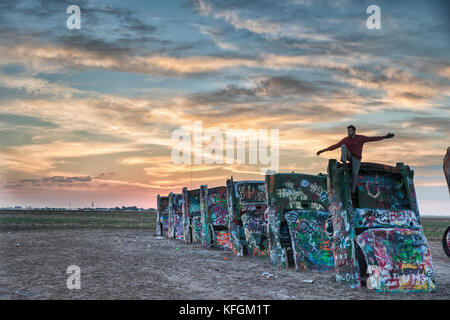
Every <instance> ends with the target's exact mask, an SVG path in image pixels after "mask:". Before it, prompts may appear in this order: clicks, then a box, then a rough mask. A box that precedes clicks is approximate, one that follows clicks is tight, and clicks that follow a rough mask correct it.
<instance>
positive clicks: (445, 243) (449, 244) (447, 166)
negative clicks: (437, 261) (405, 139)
mask: <svg viewBox="0 0 450 320" xmlns="http://www.w3.org/2000/svg"><path fill="white" fill-rule="evenodd" d="M442 167H443V169H444V175H445V180H447V186H448V193H449V194H450V147H448V148H447V153H446V154H445V157H444V164H443V166H442ZM442 247H443V248H444V252H445V254H446V255H447V256H449V257H450V226H448V227H447V230H445V232H444V236H443V238H442Z"/></svg>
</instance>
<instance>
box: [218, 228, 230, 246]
mask: <svg viewBox="0 0 450 320" xmlns="http://www.w3.org/2000/svg"><path fill="white" fill-rule="evenodd" d="M215 246H216V247H217V248H220V249H224V250H231V242H230V233H229V232H228V231H217V232H216V233H215Z"/></svg>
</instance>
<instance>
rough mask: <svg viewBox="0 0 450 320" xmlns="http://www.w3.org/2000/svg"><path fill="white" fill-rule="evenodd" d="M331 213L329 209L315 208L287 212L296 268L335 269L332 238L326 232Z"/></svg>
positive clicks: (313, 269)
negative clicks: (318, 209)
mask: <svg viewBox="0 0 450 320" xmlns="http://www.w3.org/2000/svg"><path fill="white" fill-rule="evenodd" d="M329 215H330V214H329V212H328V211H315V210H291V211H288V212H286V214H285V217H286V221H287V223H288V227H289V233H290V235H291V238H292V246H293V253H294V262H295V269H296V270H312V271H327V270H332V269H334V259H333V250H332V239H331V238H329V237H328V235H327V234H326V232H325V224H326V222H327V218H328V216H329Z"/></svg>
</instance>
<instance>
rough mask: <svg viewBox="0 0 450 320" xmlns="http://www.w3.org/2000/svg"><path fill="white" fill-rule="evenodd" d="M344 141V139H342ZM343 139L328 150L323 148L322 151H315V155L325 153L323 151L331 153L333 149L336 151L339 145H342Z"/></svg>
mask: <svg viewBox="0 0 450 320" xmlns="http://www.w3.org/2000/svg"><path fill="white" fill-rule="evenodd" d="M344 139H345V138H344ZM344 139H342V140H341V141H339V142H338V143H336V144H333V145H332V146H329V147H328V148H325V149H322V150H319V151H317V153H316V154H317V155H319V154H321V153H322V152H325V151H332V150H334V149H337V148H339V147H340V146H341V145H342V143H343V142H344Z"/></svg>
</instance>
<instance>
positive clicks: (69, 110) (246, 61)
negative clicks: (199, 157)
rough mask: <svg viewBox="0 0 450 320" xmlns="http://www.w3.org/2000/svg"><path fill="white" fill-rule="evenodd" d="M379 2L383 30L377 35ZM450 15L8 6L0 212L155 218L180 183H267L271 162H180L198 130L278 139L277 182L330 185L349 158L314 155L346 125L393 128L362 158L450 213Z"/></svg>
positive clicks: (394, 9)
mask: <svg viewBox="0 0 450 320" xmlns="http://www.w3.org/2000/svg"><path fill="white" fill-rule="evenodd" d="M70 5H78V6H79V7H80V13H81V16H80V18H81V23H80V27H81V28H80V29H69V28H68V27H67V24H66V22H67V19H68V18H69V17H70V15H71V14H67V13H66V10H67V8H68V7H69V6H70ZM370 5H377V6H378V7H379V8H380V19H381V20H380V21H381V29H369V28H368V27H367V23H366V22H367V19H368V18H369V16H370V15H371V13H369V14H368V13H367V12H366V10H367V8H368V7H369V6H370ZM449 13H450V6H449V4H448V2H446V1H350V0H339V1H331V0H330V1H326V0H319V1H312V0H287V1H266V0H256V1H236V0H229V1H227V0H225V1H224V0H221V1H211V0H190V1H181V0H180V1H78V0H71V1H55V0H53V1H43V0H33V1H28V0H27V1H21V0H6V1H1V2H0V207H6V206H15V205H20V206H33V207H45V206H48V207H72V208H75V207H90V206H91V204H92V202H94V204H95V206H96V207H114V206H122V205H125V206H131V205H136V206H138V207H144V208H149V207H156V197H157V195H158V194H161V195H166V194H168V193H169V192H177V193H178V192H180V191H181V188H182V187H184V186H187V187H188V188H190V189H191V188H192V189H194V188H198V187H199V186H200V185H202V184H208V186H210V187H214V186H220V185H224V184H225V181H226V179H227V178H229V177H230V176H233V177H234V179H235V180H239V179H240V180H244V179H245V180H263V179H264V175H263V174H262V173H261V171H262V168H263V167H264V166H263V165H262V164H261V162H257V163H256V164H254V163H249V161H245V163H238V162H237V161H235V162H234V163H222V164H220V163H213V164H208V163H206V162H205V161H203V162H202V163H200V164H199V163H191V164H189V163H182V164H177V163H174V161H173V158H172V153H173V150H174V148H175V146H176V144H177V142H176V141H175V140H174V139H173V133H174V132H176V131H177V130H180V129H182V130H184V131H185V132H191V133H192V134H194V123H195V122H196V121H201V123H202V129H203V132H205V131H206V130H208V129H214V128H215V129H216V130H217V131H219V132H222V133H225V132H226V130H227V129H235V130H238V129H241V130H248V129H254V130H261V129H263V130H267V132H269V133H270V132H275V131H274V130H278V149H279V168H278V170H277V171H279V172H291V171H295V172H298V173H308V174H317V173H319V172H322V173H326V170H327V164H328V159H337V158H338V157H339V150H335V151H332V152H327V153H323V154H321V155H320V156H319V157H318V156H316V152H317V151H318V150H320V149H323V148H326V147H328V146H330V145H332V144H334V143H336V142H338V141H339V140H340V139H342V138H343V137H345V136H346V134H347V131H346V127H347V126H348V125H349V124H353V125H355V126H356V128H357V133H358V134H364V135H368V136H379V135H385V134H387V133H388V132H393V133H395V138H394V139H389V140H383V141H379V142H372V143H368V144H366V145H365V146H364V151H363V161H367V162H379V163H384V164H388V165H393V166H395V164H396V163H397V162H403V163H405V164H407V165H409V166H410V167H411V169H413V170H414V181H415V186H416V192H417V197H418V202H419V208H420V211H421V214H444V215H450V197H449V192H448V188H447V184H446V181H445V177H444V174H443V170H442V164H443V158H444V155H445V152H446V150H447V147H449V146H450V50H449V49H450V37H449V35H450V32H449V31H450V27H449V20H448V17H449ZM217 131H216V132H217ZM195 132H196V131H195ZM206 145H208V140H207V139H206V140H204V141H203V144H202V146H203V147H204V146H206ZM269 147H273V146H272V141H271V140H269ZM269 150H270V148H269ZM273 150H274V149H273V148H272V151H273ZM203 151H204V150H203ZM216 155H217V154H216ZM219 156H220V154H219ZM205 158H207V157H206V156H205Z"/></svg>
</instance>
